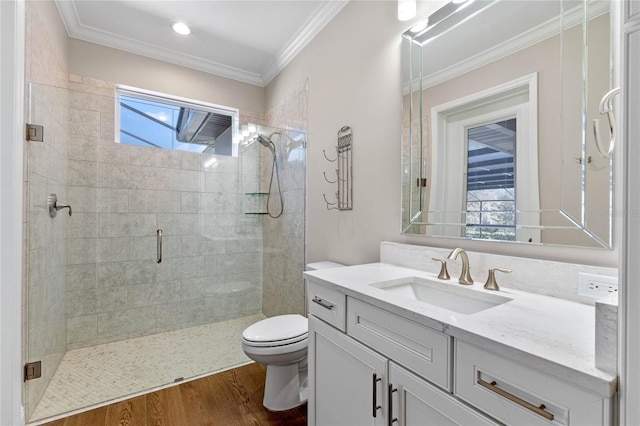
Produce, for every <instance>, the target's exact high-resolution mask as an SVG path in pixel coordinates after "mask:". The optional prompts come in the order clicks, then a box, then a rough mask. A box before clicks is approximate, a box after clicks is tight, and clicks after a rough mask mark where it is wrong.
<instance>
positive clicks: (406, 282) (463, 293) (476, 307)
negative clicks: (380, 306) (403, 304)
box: [372, 277, 512, 315]
mask: <svg viewBox="0 0 640 426" xmlns="http://www.w3.org/2000/svg"><path fill="white" fill-rule="evenodd" d="M372 286H374V287H377V288H379V289H380V290H384V291H388V292H389V293H392V294H395V295H397V296H402V297H406V298H409V299H413V300H419V301H420V302H423V303H427V304H429V305H433V306H437V307H439V308H443V309H448V310H450V311H454V312H457V313H459V314H465V315H469V314H475V313H477V312H480V311H484V310H485V309H489V308H493V307H495V306H498V305H502V304H503V303H506V302H509V301H511V300H512V299H511V298H509V297H505V296H500V295H498V294H490V293H484V292H480V291H476V290H473V289H470V288H466V287H464V286H460V287H454V286H452V285H450V284H445V283H439V282H437V281H430V280H427V279H423V278H416V277H411V278H403V279H399V280H394V281H386V282H383V283H375V284H372Z"/></svg>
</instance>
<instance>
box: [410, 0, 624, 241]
mask: <svg viewBox="0 0 640 426" xmlns="http://www.w3.org/2000/svg"><path fill="white" fill-rule="evenodd" d="M465 5H466V6H465ZM611 7H612V3H611V2H610V1H605V0H596V1H589V2H586V1H585V2H583V1H572V0H550V1H544V2H540V1H537V0H522V1H508V0H502V1H494V0H491V1H483V0H476V1H467V2H463V3H455V4H454V3H453V2H452V3H449V4H447V5H445V6H444V7H443V8H441V9H440V10H438V11H436V12H435V13H434V14H433V15H431V16H430V17H429V26H428V27H427V28H426V29H423V30H421V31H416V32H411V30H409V31H407V32H406V33H405V34H404V35H403V46H402V48H403V103H404V105H403V180H402V185H403V187H402V197H403V199H402V201H403V205H402V213H403V214H402V218H403V231H404V232H405V233H409V234H420V235H429V236H444V237H453V238H473V239H483V240H499V241H518V242H530V243H542V244H558V245H570V246H585V247H604V248H610V247H611V243H612V218H611V211H612V204H613V198H612V194H613V187H612V185H613V178H612V177H613V160H612V159H611V158H604V157H602V156H601V155H599V154H597V151H596V146H595V143H594V140H593V132H592V130H591V128H590V127H589V126H590V123H591V122H592V120H593V119H594V118H599V114H598V103H599V101H600V98H601V97H602V95H604V94H605V93H606V92H608V91H609V90H610V88H611V87H612V75H613V73H612V69H611V63H612V62H613V61H611V60H610V57H611V52H612V51H613V49H612V47H611V40H612V38H611V36H610V33H611V25H610V21H611V18H610V15H611V14H610V12H609V10H610V8H611ZM496 28H500V31H496Z"/></svg>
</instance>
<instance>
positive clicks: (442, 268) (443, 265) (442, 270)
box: [431, 257, 451, 280]
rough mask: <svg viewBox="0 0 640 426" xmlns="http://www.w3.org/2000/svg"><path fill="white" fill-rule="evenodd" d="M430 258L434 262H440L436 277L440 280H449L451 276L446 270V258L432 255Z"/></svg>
mask: <svg viewBox="0 0 640 426" xmlns="http://www.w3.org/2000/svg"><path fill="white" fill-rule="evenodd" d="M431 260H435V261H436V262H440V263H441V265H440V273H439V274H438V278H439V279H441V280H449V279H451V276H449V271H447V260H446V259H438V258H437V257H432V258H431Z"/></svg>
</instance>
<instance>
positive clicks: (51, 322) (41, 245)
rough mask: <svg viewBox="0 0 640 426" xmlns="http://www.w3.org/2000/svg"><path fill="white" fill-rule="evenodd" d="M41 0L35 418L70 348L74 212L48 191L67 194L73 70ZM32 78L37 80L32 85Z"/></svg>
mask: <svg viewBox="0 0 640 426" xmlns="http://www.w3.org/2000/svg"><path fill="white" fill-rule="evenodd" d="M42 6H45V5H44V4H43V3H39V2H27V3H26V10H27V25H26V28H27V34H26V56H25V59H26V76H25V81H26V82H27V83H28V84H27V90H28V93H26V102H25V106H26V111H25V115H26V117H25V121H26V122H31V123H34V124H40V125H43V126H44V142H23V143H25V160H26V165H25V168H24V170H25V182H24V187H25V223H24V232H25V244H24V259H25V262H26V267H25V271H24V284H23V285H24V297H23V300H24V301H25V306H24V307H23V310H24V315H23V318H24V321H25V324H24V325H23V330H24V339H23V341H24V346H23V359H24V361H25V362H32V361H42V377H40V378H39V379H34V380H30V381H28V382H26V383H25V386H24V388H23V389H24V402H25V411H26V415H27V418H28V416H29V415H30V414H31V413H32V412H33V410H34V409H35V406H36V404H37V403H38V401H39V400H40V398H41V397H42V395H43V394H44V391H45V390H46V388H47V386H48V385H49V381H50V380H51V377H52V376H53V373H54V372H55V371H56V368H57V367H58V364H59V363H60V360H61V359H62V356H63V355H64V352H65V345H66V323H65V299H64V291H65V281H66V275H67V227H68V223H69V220H68V216H67V215H66V214H65V213H64V211H62V212H61V214H59V215H58V217H56V218H55V219H52V218H50V217H49V212H48V207H47V198H48V195H49V193H56V194H57V195H58V196H59V197H60V199H61V200H65V199H66V197H67V183H66V181H67V150H68V141H67V137H66V135H67V106H68V97H67V89H66V87H67V76H68V72H67V69H66V64H65V61H64V55H63V54H62V53H61V52H60V51H59V49H58V46H56V44H55V43H54V42H53V39H54V38H53V37H51V35H50V33H49V31H48V28H47V26H46V24H45V23H44V21H43V18H42V15H41V11H40V8H41V7H42ZM29 83H30V84H29Z"/></svg>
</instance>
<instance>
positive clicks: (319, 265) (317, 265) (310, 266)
mask: <svg viewBox="0 0 640 426" xmlns="http://www.w3.org/2000/svg"><path fill="white" fill-rule="evenodd" d="M341 266H344V265H343V264H342V263H337V262H331V261H329V260H323V261H321V262H313V263H307V266H306V267H305V270H306V271H317V270H318V269H329V268H339V267H341Z"/></svg>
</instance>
